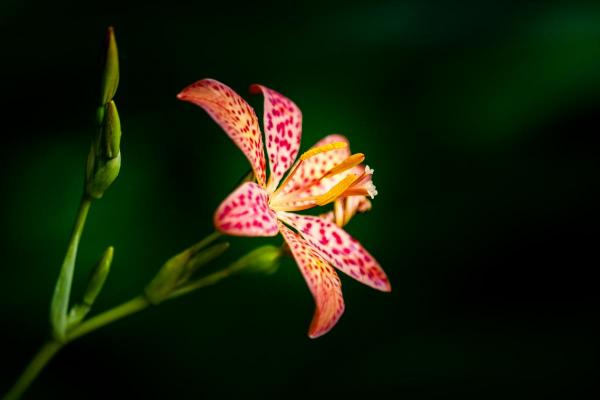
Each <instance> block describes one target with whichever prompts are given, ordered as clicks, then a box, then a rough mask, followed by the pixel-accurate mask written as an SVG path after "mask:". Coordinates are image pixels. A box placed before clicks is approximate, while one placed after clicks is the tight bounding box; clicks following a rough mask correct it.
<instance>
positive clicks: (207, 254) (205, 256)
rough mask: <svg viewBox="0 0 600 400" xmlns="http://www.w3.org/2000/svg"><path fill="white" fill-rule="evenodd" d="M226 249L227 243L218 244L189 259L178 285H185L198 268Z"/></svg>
mask: <svg viewBox="0 0 600 400" xmlns="http://www.w3.org/2000/svg"><path fill="white" fill-rule="evenodd" d="M228 248H229V243H228V242H224V243H218V244H215V245H214V246H211V247H209V248H208V249H206V250H204V251H201V252H199V253H198V254H196V255H195V256H193V257H192V258H190V259H189V260H188V262H187V263H186V265H185V272H184V274H183V275H182V276H181V277H180V280H179V281H180V282H179V283H185V282H186V281H187V280H188V279H189V278H191V277H192V276H193V275H194V273H195V272H196V271H197V270H198V269H199V268H201V267H202V266H204V265H206V264H208V263H209V262H211V261H212V260H214V259H215V258H217V257H219V256H220V255H221V254H223V253H225V251H226V250H227V249H228Z"/></svg>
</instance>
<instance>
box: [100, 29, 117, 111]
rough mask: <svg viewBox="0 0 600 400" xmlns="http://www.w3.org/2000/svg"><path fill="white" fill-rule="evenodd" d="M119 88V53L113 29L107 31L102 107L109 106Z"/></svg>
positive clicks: (101, 89)
mask: <svg viewBox="0 0 600 400" xmlns="http://www.w3.org/2000/svg"><path fill="white" fill-rule="evenodd" d="M118 86H119V53H118V51H117V41H116V39H115V31H114V29H113V27H112V26H111V27H109V28H108V29H107V31H106V57H105V62H104V72H103V75H102V86H101V88H100V106H103V105H105V104H107V103H108V102H109V101H111V100H112V99H113V97H114V96H115V93H116V92H117V87H118Z"/></svg>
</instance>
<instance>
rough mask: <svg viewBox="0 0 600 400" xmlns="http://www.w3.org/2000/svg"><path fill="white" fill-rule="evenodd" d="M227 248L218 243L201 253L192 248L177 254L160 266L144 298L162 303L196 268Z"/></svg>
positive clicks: (155, 302)
mask: <svg viewBox="0 0 600 400" xmlns="http://www.w3.org/2000/svg"><path fill="white" fill-rule="evenodd" d="M228 248H229V243H219V244H216V245H214V246H211V247H209V248H208V249H206V250H202V251H198V249H197V248H196V246H192V247H190V248H188V249H186V250H184V251H183V252H181V253H179V254H177V255H176V256H174V257H172V258H171V259H170V260H168V261H167V262H166V263H165V264H164V265H163V266H162V268H161V269H160V270H159V271H158V274H156V276H155V277H154V279H152V281H151V282H150V283H149V284H148V286H146V297H147V298H148V300H149V301H150V302H151V303H152V304H158V303H160V302H162V301H164V300H165V299H167V298H168V297H169V295H170V294H171V293H172V292H173V291H175V290H176V289H178V288H179V287H181V286H182V285H184V284H185V283H187V281H188V279H189V278H190V277H191V276H192V274H193V273H194V272H195V271H196V270H197V269H198V268H200V267H201V266H203V265H205V264H207V263H208V262H210V261H212V260H214V259H215V258H217V257H219V256H220V255H221V254H223V253H224V252H225V250H227V249H228Z"/></svg>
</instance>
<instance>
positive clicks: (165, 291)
mask: <svg viewBox="0 0 600 400" xmlns="http://www.w3.org/2000/svg"><path fill="white" fill-rule="evenodd" d="M189 259H190V254H189V252H188V251H187V250H186V251H183V252H182V253H179V254H177V255H175V256H173V257H171V258H170V259H169V260H168V261H167V262H166V263H164V264H163V266H162V267H161V268H160V270H159V271H158V274H156V276H155V277H154V278H153V279H152V280H151V281H150V283H149V284H148V286H146V290H145V293H146V298H147V299H148V301H150V303H152V304H159V303H161V302H162V301H163V300H165V299H166V298H167V296H168V295H169V294H171V292H172V291H173V290H174V289H175V288H176V287H177V284H178V282H179V281H180V278H181V277H182V276H183V274H184V273H185V265H186V264H187V262H188V260H189Z"/></svg>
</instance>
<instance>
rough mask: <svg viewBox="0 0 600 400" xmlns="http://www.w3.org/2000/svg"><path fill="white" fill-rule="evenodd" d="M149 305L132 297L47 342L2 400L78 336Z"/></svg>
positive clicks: (224, 273) (12, 399) (215, 277)
mask: <svg viewBox="0 0 600 400" xmlns="http://www.w3.org/2000/svg"><path fill="white" fill-rule="evenodd" d="M88 207H89V206H88ZM79 220H80V219H79V218H78V221H79ZM84 220H85V216H84V217H83V221H84ZM78 225H79V224H77V225H76V226H78ZM81 226H83V225H81ZM219 236H221V233H219V232H214V233H212V234H210V235H209V236H207V237H206V238H204V239H203V240H201V241H200V242H198V243H197V244H195V245H194V246H192V247H194V248H197V249H201V248H203V247H205V246H207V245H208V244H210V243H211V242H213V241H214V240H215V239H217V238H218V237H219ZM242 259H243V257H242ZM244 265H245V262H243V261H242V260H241V259H240V260H237V261H235V262H233V263H232V264H230V265H229V266H228V267H227V268H225V269H223V270H220V271H217V272H214V273H212V274H210V275H207V276H205V277H204V278H201V279H198V280H197V281H195V282H193V283H191V284H189V285H187V286H183V287H182V288H180V289H179V290H176V291H175V292H174V293H172V294H171V296H169V297H168V298H169V299H172V298H175V297H179V296H182V295H184V294H187V293H189V292H191V291H193V290H196V289H199V288H201V287H204V286H208V285H211V284H215V283H217V282H219V281H220V280H222V279H224V278H226V277H228V276H230V275H231V274H233V273H234V272H237V271H238V270H240V269H241V268H243V267H244ZM150 305H151V303H150V302H149V301H148V299H147V298H146V297H145V296H143V295H140V296H137V297H134V298H133V299H131V300H129V301H126V302H125V303H123V304H120V305H118V306H116V307H113V308H111V309H110V310H107V311H104V312H102V313H100V314H98V315H96V316H94V317H92V318H90V319H88V320H86V321H83V322H82V323H80V324H79V325H77V326H74V327H73V328H72V329H70V330H68V331H67V332H66V334H65V336H64V339H63V340H62V341H61V342H59V341H58V340H51V341H49V342H47V343H46V344H44V346H42V348H41V349H40V350H39V352H38V353H37V354H36V355H35V357H34V358H33V359H32V360H31V362H30V363H29V365H28V366H27V368H26V369H25V371H24V372H23V373H22V374H21V376H20V377H19V379H18V380H17V382H16V383H15V385H14V386H13V387H12V388H11V389H10V391H9V392H8V393H7V394H6V395H5V397H4V398H3V400H16V399H18V398H20V397H21V395H22V394H23V393H24V392H25V390H27V388H28V387H29V385H30V384H31V383H32V382H33V381H34V380H35V378H36V377H37V376H38V375H39V373H40V372H41V371H42V369H43V368H44V367H45V366H46V364H47V363H48V362H49V361H50V360H51V359H52V357H53V356H54V355H55V354H56V353H57V352H58V351H59V350H60V349H61V348H62V347H63V346H64V345H66V344H67V343H69V342H71V341H73V340H75V339H78V338H80V337H81V336H84V335H87V334H88V333H90V332H93V331H95V330H97V329H99V328H102V327H104V326H106V325H108V324H110V323H112V322H115V321H117V320H119V319H121V318H124V317H127V316H129V315H132V314H135V313H137V312H140V311H142V310H144V309H146V308H148V306H150Z"/></svg>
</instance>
